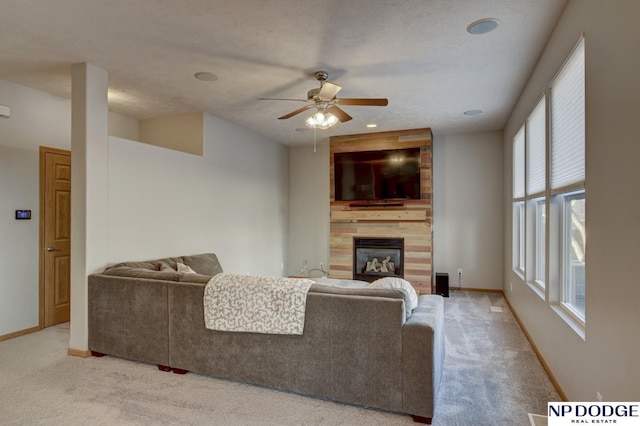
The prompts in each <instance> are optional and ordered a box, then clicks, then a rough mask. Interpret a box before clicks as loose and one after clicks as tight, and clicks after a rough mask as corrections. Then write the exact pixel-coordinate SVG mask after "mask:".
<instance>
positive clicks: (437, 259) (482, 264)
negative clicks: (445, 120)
mask: <svg viewBox="0 0 640 426" xmlns="http://www.w3.org/2000/svg"><path fill="white" fill-rule="evenodd" d="M502 185H503V177H502V132H487V133H464V134H453V135H436V136H434V140H433V239H434V242H433V245H434V250H433V265H434V271H435V272H446V273H448V274H449V286H450V288H456V287H458V286H459V284H460V283H459V279H458V278H459V277H458V272H457V270H458V268H462V279H461V280H460V281H461V284H462V287H464V288H479V289H501V288H502V257H503V256H502V249H503V236H502V228H503V220H502V209H501V206H502V194H503V191H502Z"/></svg>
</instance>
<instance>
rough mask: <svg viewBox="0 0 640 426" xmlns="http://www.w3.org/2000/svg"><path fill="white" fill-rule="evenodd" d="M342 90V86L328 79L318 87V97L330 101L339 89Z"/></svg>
mask: <svg viewBox="0 0 640 426" xmlns="http://www.w3.org/2000/svg"><path fill="white" fill-rule="evenodd" d="M341 90H342V87H340V86H338V85H337V84H334V83H332V82H330V81H325V82H324V83H322V87H321V88H320V93H318V97H319V98H320V99H322V100H323V101H330V100H332V99H333V98H335V97H336V95H337V94H338V92H339V91H341Z"/></svg>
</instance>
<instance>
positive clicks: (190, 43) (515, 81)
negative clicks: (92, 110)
mask: <svg viewBox="0 0 640 426" xmlns="http://www.w3.org/2000/svg"><path fill="white" fill-rule="evenodd" d="M565 4H566V0H483V1H477V0H466V1H463V0H396V1H392V0H342V1H338V0H235V1H231V0H135V1H131V0H91V1H87V0H0V11H1V12H0V52H1V53H0V79H2V80H7V81H11V82H15V83H18V84H22V85H25V86H29V87H32V88H35V89H40V90H43V91H46V92H49V93H52V94H55V95H59V96H63V97H67V98H70V91H71V73H70V65H71V64H73V63H77V62H89V63H91V64H93V65H95V66H97V67H100V68H102V69H104V70H106V71H107V72H108V73H109V108H110V110H112V111H115V112H118V113H121V114H124V115H128V116H131V117H135V118H137V119H145V118H152V117H159V116H164V115H171V114H177V113H185V112H193V111H205V112H208V113H211V114H213V115H216V116H219V117H222V118H224V119H226V120H228V121H231V122H234V123H237V124H239V125H241V126H243V127H246V128H249V129H251V130H253V131H255V132H257V133H260V134H263V135H265V136H267V137H269V138H272V139H274V140H276V141H278V142H282V143H284V144H287V145H299V144H307V143H310V142H312V141H313V132H300V131H296V128H304V120H305V118H306V116H307V115H308V114H300V115H297V116H295V117H293V118H290V119H288V120H278V119H277V117H279V116H281V115H284V114H286V113H288V112H291V111H293V110H295V109H297V108H299V107H300V106H302V104H300V103H296V102H283V101H264V100H258V98H259V97H277V98H305V97H306V93H307V91H308V90H309V89H312V88H316V87H318V86H319V84H318V82H317V81H316V80H315V79H314V77H313V73H314V72H315V71H317V70H326V71H328V72H329V80H330V81H332V82H334V83H336V84H339V85H341V86H342V87H343V90H342V91H341V92H340V94H339V95H338V97H356V98H357V97H384V98H388V99H389V105H388V106H387V107H363V106H344V107H343V109H344V110H345V111H346V112H348V113H349V114H350V115H351V116H353V117H354V119H353V120H351V121H349V122H347V123H341V124H338V125H337V126H335V127H334V128H332V129H329V130H322V131H319V132H318V134H317V135H318V137H319V138H324V137H326V136H330V135H344V134H354V133H366V132H369V131H387V130H401V129H412V128H421V127H431V128H432V129H433V131H434V133H436V134H443V133H454V132H456V133H457V132H470V131H488V130H499V129H502V127H503V126H504V124H505V122H506V120H507V118H508V114H509V112H510V111H511V109H512V107H513V105H514V103H515V101H516V99H517V97H518V95H519V94H520V91H521V90H522V88H523V87H524V84H525V82H526V80H527V78H528V77H529V74H530V73H531V70H532V68H533V66H534V64H535V62H536V60H537V58H538V56H539V54H540V52H541V51H542V49H543V47H544V44H545V43H546V41H547V39H548V37H549V34H550V33H551V31H552V29H553V27H554V26H555V23H556V21H557V20H558V17H559V15H560V13H561V12H562V9H563V8H564V6H565ZM487 17H491V18H496V19H498V20H499V22H500V25H499V26H498V28H497V29H496V30H495V31H493V32H491V33H488V34H485V35H471V34H469V33H467V32H466V28H467V26H468V25H469V24H470V23H471V22H473V21H475V20H478V19H481V18H487ZM198 71H208V72H212V73H214V74H215V75H217V76H218V80H217V81H215V82H202V81H199V80H196V79H195V78H194V74H195V73H196V72H198ZM0 103H2V100H1V99H0ZM470 109H480V110H482V111H483V113H482V114H481V115H478V116H465V115H463V112H464V111H466V110H470ZM370 122H375V123H377V124H378V128H377V129H374V130H370V129H367V128H366V127H365V125H366V124H367V123H370Z"/></svg>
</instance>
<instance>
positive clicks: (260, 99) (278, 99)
mask: <svg viewBox="0 0 640 426" xmlns="http://www.w3.org/2000/svg"><path fill="white" fill-rule="evenodd" d="M258 100H259V101H298V102H309V100H308V99H291V98H258Z"/></svg>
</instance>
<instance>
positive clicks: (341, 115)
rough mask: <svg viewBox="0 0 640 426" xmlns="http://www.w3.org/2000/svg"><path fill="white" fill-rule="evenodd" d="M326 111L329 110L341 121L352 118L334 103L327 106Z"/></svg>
mask: <svg viewBox="0 0 640 426" xmlns="http://www.w3.org/2000/svg"><path fill="white" fill-rule="evenodd" d="M327 112H330V113H331V114H333V115H335V116H336V117H338V120H340V122H341V123H344V122H345V121H349V120H351V119H352V118H353V117H351V116H350V115H349V114H347V113H346V112H344V111H343V110H341V109H340V108H338V107H337V106H335V105H331V106H330V107H329V108H327Z"/></svg>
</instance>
